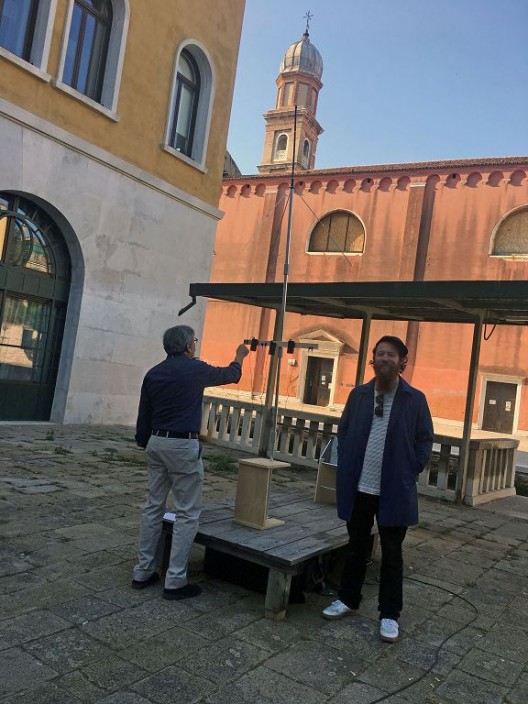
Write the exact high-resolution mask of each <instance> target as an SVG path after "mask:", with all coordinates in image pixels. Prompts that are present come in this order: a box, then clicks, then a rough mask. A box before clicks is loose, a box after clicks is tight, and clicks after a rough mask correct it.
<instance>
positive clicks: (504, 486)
mask: <svg viewBox="0 0 528 704" xmlns="http://www.w3.org/2000/svg"><path fill="white" fill-rule="evenodd" d="M263 410H264V409H263V406H262V405H261V404H258V403H251V402H249V401H238V400H233V399H228V398H220V397H214V396H205V397H204V403H203V414H202V429H201V434H202V436H203V437H204V438H205V439H207V442H210V443H212V444H215V445H219V446H220V447H227V448H232V449H238V450H243V451H244V452H247V453H250V454H258V452H259V445H260V435H261V432H262V427H263ZM337 422H338V419H337V418H335V417H331V416H326V415H323V414H319V413H306V412H305V411H299V410H295V409H279V411H278V416H277V433H276V438H275V452H274V459H276V460H281V461H283V462H290V463H291V464H294V465H301V466H303V467H310V468H312V469H317V468H318V466H319V458H320V457H321V454H322V452H323V449H324V448H325V447H326V445H327V444H328V441H329V440H330V439H331V438H332V437H335V435H336V432H337ZM518 445H519V443H518V441H517V440H514V439H510V438H497V439H495V438H494V439H474V440H471V442H470V447H469V462H468V475H467V479H466V485H465V491H464V503H466V504H468V505H470V506H476V505H478V504H481V503H484V502H487V501H492V500H494V499H499V498H504V497H505V496H512V495H514V494H515V488H514V481H515V453H516V450H517V447H518ZM461 446H462V438H457V437H451V436H447V435H435V442H434V446H433V453H432V456H431V460H430V461H429V463H428V465H427V467H426V468H425V469H424V471H423V472H422V473H421V474H420V476H419V479H418V492H419V493H420V494H423V495H426V496H432V497H436V498H441V499H444V500H447V501H455V500H456V498H457V494H458V492H459V489H460V482H461V477H460V472H459V457H460V448H461Z"/></svg>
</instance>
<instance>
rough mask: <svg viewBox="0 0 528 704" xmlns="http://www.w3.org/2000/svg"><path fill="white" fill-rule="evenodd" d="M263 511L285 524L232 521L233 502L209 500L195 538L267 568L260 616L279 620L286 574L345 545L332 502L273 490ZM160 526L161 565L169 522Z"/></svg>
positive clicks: (286, 594) (284, 604) (286, 592)
mask: <svg viewBox="0 0 528 704" xmlns="http://www.w3.org/2000/svg"><path fill="white" fill-rule="evenodd" d="M269 513H270V516H271V517H273V518H278V519H281V520H284V521H285V523H284V525H280V526H277V527H275V528H269V529H268V530H266V531H265V532H263V531H261V530H257V529H255V528H249V527H247V526H242V525H237V524H236V523H233V520H232V519H233V514H234V502H233V500H227V501H222V502H219V503H215V504H209V505H207V506H205V507H204V509H203V511H202V515H201V518H200V528H199V531H198V533H197V535H196V538H195V542H197V543H199V544H200V545H205V548H206V550H207V548H211V549H214V550H217V551H220V552H223V553H227V554H228V555H233V556H235V557H238V558H242V559H244V560H248V561H249V562H253V563H256V564H258V565H263V566H264V567H267V568H268V570H269V572H268V583H267V590H266V601H265V615H266V616H267V617H268V618H271V619H274V620H280V619H282V618H284V616H285V615H286V608H287V606H288V597H289V593H290V586H291V579H292V576H293V575H295V574H299V573H300V572H302V569H303V564H304V563H305V562H306V560H309V559H310V558H313V557H315V556H317V555H324V554H325V553H328V552H331V551H332V550H335V549H337V548H340V547H342V546H343V545H346V544H347V543H348V534H347V530H346V525H345V523H344V522H343V521H342V520H340V519H339V518H338V517H337V512H336V507H335V505H323V504H316V503H314V500H313V493H308V492H299V491H295V490H292V489H287V488H282V487H281V488H276V489H274V490H273V491H272V492H271V495H270V500H269ZM163 524H164V532H163V535H164V546H163V553H164V562H165V563H166V562H167V561H168V555H169V552H170V538H171V531H172V522H170V521H165V520H164V522H163Z"/></svg>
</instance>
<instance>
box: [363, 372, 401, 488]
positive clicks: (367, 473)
mask: <svg viewBox="0 0 528 704" xmlns="http://www.w3.org/2000/svg"><path fill="white" fill-rule="evenodd" d="M397 388H398V387H397V386H396V388H395V389H393V390H392V391H389V392H388V393H387V392H386V393H384V394H382V396H383V415H382V416H377V415H376V414H375V413H374V408H376V406H377V405H378V404H377V403H376V396H379V395H380V394H379V392H377V391H374V399H373V401H374V407H373V412H372V425H371V427H370V435H369V439H368V442H367V449H366V450H365V459H364V460H363V469H362V470H361V475H360V477H359V484H358V491H361V492H363V493H364V494H375V495H377V496H379V493H380V484H381V465H382V462H383V451H384V449H385V438H386V437H387V428H388V426H389V419H390V414H391V410H392V402H393V401H394V395H395V393H396V389H397Z"/></svg>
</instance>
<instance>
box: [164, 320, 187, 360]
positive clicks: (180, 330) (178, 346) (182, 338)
mask: <svg viewBox="0 0 528 704" xmlns="http://www.w3.org/2000/svg"><path fill="white" fill-rule="evenodd" d="M193 342H194V330H193V329H192V328H190V327H189V326H188V325H175V326H174V327H173V328H169V329H168V330H165V333H164V335H163V348H164V350H165V352H166V353H167V354H169V355H172V354H183V353H184V352H185V350H186V349H187V347H190V346H191V345H192V343H193Z"/></svg>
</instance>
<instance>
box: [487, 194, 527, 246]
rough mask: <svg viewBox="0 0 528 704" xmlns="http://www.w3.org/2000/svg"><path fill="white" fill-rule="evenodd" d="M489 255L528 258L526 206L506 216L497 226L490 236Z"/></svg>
mask: <svg viewBox="0 0 528 704" xmlns="http://www.w3.org/2000/svg"><path fill="white" fill-rule="evenodd" d="M492 242H493V247H492V251H491V254H494V255H496V256H503V257H504V256H524V257H526V256H528V206H525V207H522V208H518V209H517V210H514V211H513V212H512V213H509V214H507V215H506V216H505V217H504V218H502V220H500V221H499V223H498V224H497V226H496V228H495V231H494V233H493V236H492Z"/></svg>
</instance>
